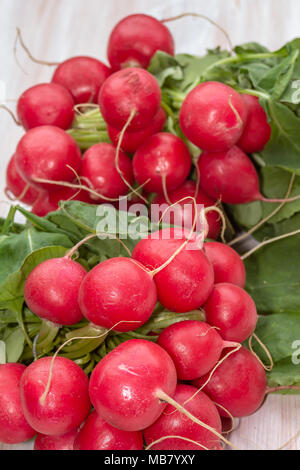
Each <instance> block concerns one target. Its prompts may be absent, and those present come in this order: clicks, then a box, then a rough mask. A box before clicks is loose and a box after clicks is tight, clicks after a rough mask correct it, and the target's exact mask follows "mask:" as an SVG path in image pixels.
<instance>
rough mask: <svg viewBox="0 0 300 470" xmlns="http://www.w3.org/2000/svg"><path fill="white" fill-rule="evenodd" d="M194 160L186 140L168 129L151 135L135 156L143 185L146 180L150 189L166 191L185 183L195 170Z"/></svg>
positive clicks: (137, 177) (134, 169)
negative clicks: (193, 166)
mask: <svg viewBox="0 0 300 470" xmlns="http://www.w3.org/2000/svg"><path fill="white" fill-rule="evenodd" d="M191 166H192V159H191V156H190V153H189V150H188V148H187V146H186V145H185V143H184V142H183V140H181V139H180V138H179V137H177V136H175V135H173V134H169V133H167V132H163V133H159V134H155V135H152V136H150V137H148V139H147V140H146V141H145V143H144V144H143V145H141V146H140V147H139V149H138V150H137V152H136V153H135V155H134V158H133V171H134V176H135V178H136V180H137V182H138V183H139V184H144V183H146V181H147V180H150V181H149V182H148V183H147V184H145V186H144V189H145V190H146V191H148V192H156V193H163V190H164V189H163V178H165V185H166V189H167V191H172V190H174V189H176V188H178V187H179V186H181V185H182V184H183V183H184V181H185V180H186V179H187V177H188V174H189V172H190V170H191Z"/></svg>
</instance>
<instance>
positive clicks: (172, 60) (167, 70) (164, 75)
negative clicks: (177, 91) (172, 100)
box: [148, 51, 183, 87]
mask: <svg viewBox="0 0 300 470" xmlns="http://www.w3.org/2000/svg"><path fill="white" fill-rule="evenodd" d="M148 71H149V72H150V73H151V74H152V75H154V76H155V78H156V79H157V81H158V83H159V86H160V87H162V86H163V85H165V83H166V82H168V84H169V85H170V84H171V83H172V84H173V85H174V82H175V86H176V82H177V81H181V80H182V79H183V70H182V67H181V66H180V64H179V62H178V60H177V59H176V57H173V56H171V55H169V54H166V53H165V52H162V51H158V52H156V54H155V55H154V56H153V57H152V59H151V63H150V65H149V67H148Z"/></svg>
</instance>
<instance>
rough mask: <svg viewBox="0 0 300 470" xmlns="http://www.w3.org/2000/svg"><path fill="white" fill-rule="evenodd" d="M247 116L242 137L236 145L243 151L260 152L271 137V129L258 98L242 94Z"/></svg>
mask: <svg viewBox="0 0 300 470" xmlns="http://www.w3.org/2000/svg"><path fill="white" fill-rule="evenodd" d="M242 98H243V100H244V102H245V105H246V108H247V111H248V117H247V121H246V126H245V129H244V132H243V135H242V137H241V138H240V140H239V141H238V143H237V145H238V147H240V148H241V149H242V150H243V151H244V152H245V153H255V152H261V151H262V150H263V149H264V148H265V146H266V145H267V143H268V142H269V140H270V138H271V133H272V129H271V126H270V124H269V123H268V117H267V114H266V112H265V110H264V108H263V107H262V106H261V104H260V103H259V98H257V97H256V96H251V95H242Z"/></svg>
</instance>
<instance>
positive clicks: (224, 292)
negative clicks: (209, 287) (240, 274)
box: [203, 283, 258, 343]
mask: <svg viewBox="0 0 300 470" xmlns="http://www.w3.org/2000/svg"><path fill="white" fill-rule="evenodd" d="M203 308H204V311H205V316H206V321H207V323H209V324H210V325H212V326H215V327H216V328H218V331H219V333H220V335H221V336H222V338H223V339H224V340H226V341H235V342H237V343H242V342H243V341H245V340H246V339H247V338H249V337H250V336H251V335H252V334H253V333H254V330H255V327H256V324H257V320H258V316H257V311H256V306H255V303H254V300H253V299H252V298H251V297H250V295H249V294H248V293H247V292H246V291H245V290H243V289H241V288H240V287H238V286H235V285H233V284H226V283H223V284H216V285H215V287H214V290H213V291H212V293H211V295H210V297H209V298H208V300H207V302H206V303H205V305H204V307H203Z"/></svg>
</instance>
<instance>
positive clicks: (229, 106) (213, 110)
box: [180, 82, 247, 152]
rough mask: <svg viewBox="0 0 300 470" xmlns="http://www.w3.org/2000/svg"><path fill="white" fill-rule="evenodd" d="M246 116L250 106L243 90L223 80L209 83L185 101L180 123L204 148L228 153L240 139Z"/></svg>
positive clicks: (195, 89) (194, 141) (188, 136)
mask: <svg viewBox="0 0 300 470" xmlns="http://www.w3.org/2000/svg"><path fill="white" fill-rule="evenodd" d="M246 117H247V110H246V105H245V103H244V101H243V98H242V97H241V96H240V95H239V93H237V92H236V91H235V90H234V89H233V88H231V87H229V86H228V85H224V84H223V83H219V82H205V83H201V84H200V85H198V86H197V87H195V88H194V89H193V90H192V91H191V92H190V93H189V94H188V95H187V97H186V99H185V101H184V102H183V104H182V107H181V110H180V126H181V129H182V131H183V133H184V135H185V136H186V137H187V138H188V139H189V140H190V141H191V142H192V143H193V144H195V145H196V146H197V147H199V148H200V149H202V150H208V151H210V152H225V151H226V150H228V149H230V148H231V147H232V146H233V145H235V144H236V143H237V141H238V140H239V139H240V137H241V135H242V133H243V129H244V126H245V123H246Z"/></svg>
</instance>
